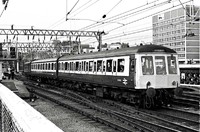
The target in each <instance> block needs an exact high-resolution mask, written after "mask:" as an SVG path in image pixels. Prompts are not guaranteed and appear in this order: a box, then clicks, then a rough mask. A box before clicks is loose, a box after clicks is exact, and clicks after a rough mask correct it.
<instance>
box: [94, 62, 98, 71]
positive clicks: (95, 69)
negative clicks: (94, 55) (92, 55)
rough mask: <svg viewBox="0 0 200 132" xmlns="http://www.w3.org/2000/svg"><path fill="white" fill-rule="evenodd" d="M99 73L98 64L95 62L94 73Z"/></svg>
mask: <svg viewBox="0 0 200 132" xmlns="http://www.w3.org/2000/svg"><path fill="white" fill-rule="evenodd" d="M96 71H97V62H94V72H96Z"/></svg>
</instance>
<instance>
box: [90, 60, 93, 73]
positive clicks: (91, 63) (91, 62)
mask: <svg viewBox="0 0 200 132" xmlns="http://www.w3.org/2000/svg"><path fill="white" fill-rule="evenodd" d="M93 63H94V62H93V61H89V71H92V70H93V69H92V68H93Z"/></svg>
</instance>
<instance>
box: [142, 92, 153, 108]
mask: <svg viewBox="0 0 200 132" xmlns="http://www.w3.org/2000/svg"><path fill="white" fill-rule="evenodd" d="M153 107H154V99H153V98H151V97H149V96H147V95H146V96H145V98H144V108H147V109H151V108H153Z"/></svg>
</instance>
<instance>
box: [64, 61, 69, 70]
mask: <svg viewBox="0 0 200 132" xmlns="http://www.w3.org/2000/svg"><path fill="white" fill-rule="evenodd" d="M67 69H68V63H67V62H65V69H64V70H67Z"/></svg>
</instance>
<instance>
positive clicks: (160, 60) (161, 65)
mask: <svg viewBox="0 0 200 132" xmlns="http://www.w3.org/2000/svg"><path fill="white" fill-rule="evenodd" d="M155 66H156V74H157V75H163V74H166V64H165V57H164V56H156V57H155Z"/></svg>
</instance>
